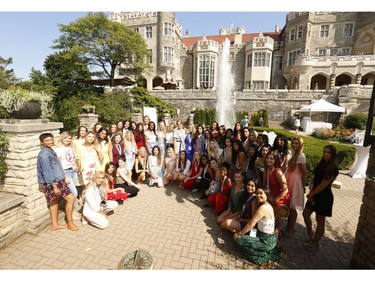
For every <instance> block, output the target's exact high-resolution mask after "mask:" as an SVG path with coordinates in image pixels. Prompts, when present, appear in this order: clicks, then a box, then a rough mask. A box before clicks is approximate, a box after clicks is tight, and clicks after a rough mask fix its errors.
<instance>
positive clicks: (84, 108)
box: [82, 104, 95, 113]
mask: <svg viewBox="0 0 375 281" xmlns="http://www.w3.org/2000/svg"><path fill="white" fill-rule="evenodd" d="M82 111H83V113H95V105H90V104H85V105H83V106H82Z"/></svg>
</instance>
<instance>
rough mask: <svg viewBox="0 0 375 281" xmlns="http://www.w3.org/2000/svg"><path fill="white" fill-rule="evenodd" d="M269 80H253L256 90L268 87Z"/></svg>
mask: <svg viewBox="0 0 375 281" xmlns="http://www.w3.org/2000/svg"><path fill="white" fill-rule="evenodd" d="M268 83H269V82H268V81H253V89H254V90H262V89H268Z"/></svg>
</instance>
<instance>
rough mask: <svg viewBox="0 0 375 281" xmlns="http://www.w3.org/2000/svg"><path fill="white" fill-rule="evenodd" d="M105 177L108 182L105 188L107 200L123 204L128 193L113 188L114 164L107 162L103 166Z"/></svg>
mask: <svg viewBox="0 0 375 281" xmlns="http://www.w3.org/2000/svg"><path fill="white" fill-rule="evenodd" d="M104 169H105V175H106V177H107V180H108V186H107V190H106V192H107V200H115V201H118V202H119V203H120V204H121V203H123V201H125V200H126V199H127V198H128V195H129V194H128V193H126V192H125V191H124V189H122V188H120V187H118V188H115V184H116V182H115V164H114V163H113V162H108V163H107V164H105V168H104Z"/></svg>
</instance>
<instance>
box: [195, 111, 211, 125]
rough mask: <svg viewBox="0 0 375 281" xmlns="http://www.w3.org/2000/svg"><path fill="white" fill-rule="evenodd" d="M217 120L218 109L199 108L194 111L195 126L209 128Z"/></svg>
mask: <svg viewBox="0 0 375 281" xmlns="http://www.w3.org/2000/svg"><path fill="white" fill-rule="evenodd" d="M215 118H216V109H214V108H213V109H200V108H197V109H196V110H195V111H194V124H195V125H196V126H197V125H200V124H204V125H205V127H208V126H209V125H210V124H211V123H212V122H213V121H215Z"/></svg>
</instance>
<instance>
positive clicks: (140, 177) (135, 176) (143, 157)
mask: <svg viewBox="0 0 375 281" xmlns="http://www.w3.org/2000/svg"><path fill="white" fill-rule="evenodd" d="M146 176H147V152H146V148H145V147H144V146H142V147H141V148H139V150H138V155H137V158H135V162H134V167H133V169H132V180H133V181H134V182H135V183H136V184H141V183H142V182H144V181H145V180H146Z"/></svg>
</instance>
